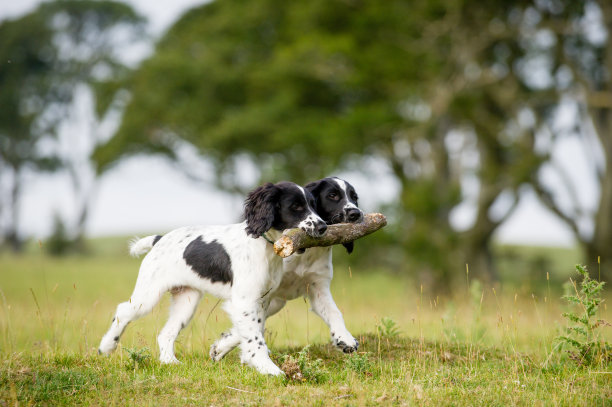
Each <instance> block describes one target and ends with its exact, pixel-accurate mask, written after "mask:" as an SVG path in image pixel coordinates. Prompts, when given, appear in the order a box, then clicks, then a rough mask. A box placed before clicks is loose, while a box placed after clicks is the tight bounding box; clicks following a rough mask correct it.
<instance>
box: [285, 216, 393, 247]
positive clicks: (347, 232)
mask: <svg viewBox="0 0 612 407" xmlns="http://www.w3.org/2000/svg"><path fill="white" fill-rule="evenodd" d="M386 224H387V218H385V215H383V214H382V213H368V214H365V215H364V217H363V222H361V223H338V224H335V225H329V226H328V227H327V232H325V235H323V236H321V237H312V236H308V235H307V234H306V233H305V232H304V231H303V230H300V229H288V230H285V231H284V232H283V234H282V235H281V237H280V238H279V239H278V240H277V241H276V242H275V243H274V252H276V254H278V255H279V256H281V257H288V256H290V255H292V254H293V253H295V252H296V251H297V250H299V249H307V248H309V247H315V246H332V245H335V244H341V243H349V242H352V241H354V240H357V239H359V238H361V237H364V236H366V235H369V234H370V233H373V232H376V231H377V230H378V229H380V228H382V227H383V226H385V225H386Z"/></svg>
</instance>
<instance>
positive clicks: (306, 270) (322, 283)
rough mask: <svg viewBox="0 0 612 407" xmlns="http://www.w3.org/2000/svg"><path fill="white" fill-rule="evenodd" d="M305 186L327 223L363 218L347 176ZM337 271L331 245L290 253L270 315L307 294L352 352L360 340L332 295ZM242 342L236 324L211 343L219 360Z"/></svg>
mask: <svg viewBox="0 0 612 407" xmlns="http://www.w3.org/2000/svg"><path fill="white" fill-rule="evenodd" d="M304 189H306V190H307V191H309V192H311V193H312V194H313V196H314V198H315V208H316V211H317V214H318V215H319V216H320V217H321V218H322V219H323V220H324V221H325V222H326V224H328V225H331V224H335V223H343V222H348V223H358V222H361V221H362V220H363V212H362V211H361V209H359V208H358V206H357V201H358V199H359V198H358V196H357V192H355V188H353V186H352V185H351V184H349V183H348V182H346V181H345V180H342V179H340V178H336V177H331V178H323V179H321V180H318V181H315V182H311V183H309V184H307V185H306V186H305V187H304ZM344 247H345V248H346V250H347V251H348V252H349V253H351V252H352V251H353V242H351V243H346V244H344ZM333 274H334V272H333V265H332V249H331V247H312V248H309V249H306V250H305V251H303V252H302V253H295V254H292V255H291V256H289V257H287V258H286V259H284V260H283V276H282V280H281V282H280V284H279V286H278V288H277V289H276V290H275V291H274V292H273V293H271V298H272V300H271V301H270V306H269V307H268V309H267V312H266V318H268V317H270V316H272V315H274V314H276V313H277V312H279V311H280V310H281V309H282V308H283V307H284V306H285V304H286V303H287V301H289V300H292V299H295V298H298V297H306V296H307V297H308V298H309V300H310V304H311V307H312V311H314V312H315V313H316V314H317V315H318V316H319V317H321V319H322V320H323V321H324V322H325V323H326V324H327V326H329V329H330V335H331V340H332V343H333V344H334V345H335V346H336V347H337V348H338V349H340V350H342V351H343V352H344V353H351V352H354V351H356V350H357V348H358V347H359V343H358V342H357V340H356V339H355V338H354V337H353V335H351V333H350V332H349V331H348V330H347V329H346V326H345V324H344V319H343V317H342V313H341V312H340V310H339V309H338V306H337V305H336V303H335V302H334V299H333V297H332V294H331V291H330V284H331V280H332V277H333ZM239 343H240V335H239V332H238V330H237V328H236V327H233V328H232V329H231V330H230V331H228V332H225V333H224V334H223V335H222V336H221V338H219V339H218V340H217V341H216V342H215V343H214V344H213V345H212V346H211V348H210V357H211V358H212V359H213V360H215V361H219V360H221V359H222V358H223V357H224V356H225V355H226V354H227V353H228V352H230V351H231V350H232V349H234V348H235V347H236V346H238V344H239Z"/></svg>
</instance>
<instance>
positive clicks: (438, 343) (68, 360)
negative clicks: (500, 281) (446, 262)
mask: <svg viewBox="0 0 612 407" xmlns="http://www.w3.org/2000/svg"><path fill="white" fill-rule="evenodd" d="M512 250H514V252H520V251H521V250H520V249H519V248H514V249H512ZM514 252H513V253H514ZM124 253H125V248H124V241H123V240H121V241H117V240H114V239H112V240H108V241H101V242H99V244H98V250H97V252H96V253H95V254H93V255H91V256H88V257H78V256H74V257H66V258H50V257H47V256H45V255H43V254H42V250H41V249H39V248H34V249H32V250H31V253H29V254H28V255H27V256H23V257H14V256H10V255H1V256H0V290H1V291H0V330H1V332H0V360H1V368H0V406H13V405H73V404H86V405H138V406H141V405H215V406H217V405H237V404H240V405H321V406H323V405H325V406H327V405H380V404H383V405H429V406H439V405H500V406H502V405H529V406H531V405H568V406H579V405H585V406H593V405H602V406H605V405H608V406H609V405H612V366H610V365H607V366H605V365H604V366H601V365H600V366H596V367H591V368H578V367H576V366H575V365H574V364H573V363H572V362H571V361H570V360H568V359H567V357H566V356H565V355H564V354H563V353H562V352H557V351H555V349H554V347H555V342H554V337H555V336H556V335H558V334H559V332H560V331H561V330H562V328H563V327H564V326H565V321H564V320H563V318H562V317H561V312H562V311H563V310H564V309H565V305H564V304H563V303H562V302H561V301H560V300H559V292H560V291H561V288H560V287H559V286H557V283H556V282H555V283H554V284H553V286H550V284H551V283H550V282H548V284H547V282H546V280H544V282H540V283H541V284H539V285H538V286H540V287H544V288H543V289H542V290H540V291H538V292H530V291H529V287H531V284H530V285H527V286H520V285H519V286H517V285H506V286H505V285H498V286H496V287H483V286H482V285H480V284H479V283H478V282H476V281H469V278H468V279H466V283H465V284H463V286H461V287H456V289H455V290H454V292H453V295H452V298H438V297H433V296H432V295H430V294H429V293H427V291H426V290H423V289H422V288H421V285H420V283H419V282H418V281H413V280H411V279H409V278H400V277H398V276H394V275H391V274H388V273H384V272H381V271H376V270H364V269H360V267H359V265H358V264H351V266H350V268H349V266H347V265H342V266H340V267H337V269H336V276H335V278H334V281H333V287H332V290H333V293H334V296H335V298H336V302H337V303H338V305H339V307H340V308H341V309H342V311H343V312H344V316H345V320H346V323H347V326H348V328H349V330H350V331H351V332H352V333H353V334H354V335H356V336H358V337H359V340H360V343H361V346H360V349H359V352H358V353H357V354H354V355H348V356H347V355H344V354H341V353H339V352H337V351H336V350H334V349H332V347H331V346H330V345H329V344H328V342H329V340H328V339H329V331H328V329H327V327H326V326H325V325H324V324H323V323H321V321H320V320H319V319H318V318H317V317H316V316H315V315H314V314H312V313H309V311H308V309H309V306H308V304H307V303H306V302H305V301H303V300H296V301H293V302H292V303H291V304H290V305H289V306H288V307H286V308H285V309H284V310H283V311H281V312H280V313H279V314H278V315H276V316H274V317H273V318H271V319H270V320H269V321H268V324H267V332H266V338H267V341H268V345H269V346H270V348H271V349H272V352H273V354H272V356H273V358H274V359H275V361H276V362H277V363H278V364H279V365H281V364H284V369H285V370H286V371H287V372H292V373H291V375H293V376H295V379H279V378H270V377H264V376H261V375H259V374H257V373H256V372H255V371H253V370H252V369H250V368H247V367H244V366H242V365H241V364H240V362H239V359H238V355H237V352H236V351H234V352H232V353H231V354H229V355H228V356H227V357H226V358H225V359H224V360H223V361H221V362H220V363H212V362H211V361H210V359H209V358H208V348H209V347H210V345H211V343H212V342H213V341H214V340H215V339H216V338H217V336H218V335H219V334H220V333H221V332H222V331H223V330H225V329H227V328H228V327H229V321H228V319H227V318H226V316H225V314H224V313H223V311H221V310H220V307H217V306H216V305H217V300H216V299H214V298H212V297H206V298H205V299H204V300H203V301H202V303H201V305H200V307H199V309H198V311H197V313H196V316H195V317H194V320H193V321H192V323H191V324H190V325H189V326H188V327H187V328H186V329H185V330H184V331H183V332H182V333H181V335H180V336H179V341H178V343H177V345H176V350H177V357H178V358H179V359H180V360H181V361H182V362H183V363H182V364H181V365H178V366H164V365H160V364H159V363H158V362H157V344H156V341H155V338H156V336H157V333H158V331H159V330H160V329H161V327H162V326H163V323H164V322H165V317H166V313H167V298H166V299H165V300H164V301H162V304H161V305H160V306H158V307H156V308H155V309H154V311H153V312H152V313H151V314H150V315H148V316H147V317H145V318H143V319H141V320H139V321H137V322H135V323H133V324H131V325H130V326H129V327H128V329H127V331H126V333H125V335H124V336H123V337H122V340H121V344H120V346H119V348H118V349H117V351H115V353H114V354H113V355H112V356H110V357H100V356H98V355H97V353H96V349H97V346H98V343H99V340H100V338H101V336H102V334H103V333H104V332H105V330H106V329H107V328H108V325H109V324H110V319H111V317H112V314H113V312H114V309H115V307H116V305H117V304H118V303H119V302H121V301H124V300H126V299H127V298H129V295H130V293H131V290H132V288H133V285H134V281H135V278H136V275H137V270H138V265H139V261H138V260H136V259H131V258H129V257H128V256H127V255H126V254H124ZM567 257H568V258H571V257H572V255H571V254H569V255H567ZM558 258H559V256H558V254H555V255H554V256H553V260H552V263H551V264H553V266H552V267H562V268H563V269H562V270H558V272H559V274H560V275H563V276H567V275H569V273H570V272H571V270H572V268H573V264H572V263H570V264H567V265H565V266H559V265H557V264H556V263H555V259H558ZM534 264H535V265H537V264H541V263H537V262H536V263H533V264H532V263H529V264H527V263H525V266H524V267H535V266H534ZM549 266H550V265H549ZM505 267H509V266H508V265H507V264H506V266H505ZM532 271H533V273H532V274H533V275H538V272H539V271H541V270H532ZM521 272H524V273H526V272H529V271H528V270H525V269H521ZM539 275H540V276H541V278H544V279H545V273H544V276H542V274H541V273H540V274H539ZM552 280H553V279H551V280H549V281H552ZM608 291H609V290H608ZM601 311H602V312H601V317H602V318H605V319H607V320H608V321H609V320H612V318H611V315H610V314H611V312H610V310H609V309H608V308H607V307H605V303H604V306H602V309H601ZM606 329H607V330H608V332H607V333H606V335H607V339H608V340H610V339H611V338H610V332H609V331H610V329H609V328H606ZM309 344H310V346H309V347H307V345H309ZM298 369H299V371H300V373H299V374H297V375H294V374H293V373H295V372H297V371H298Z"/></svg>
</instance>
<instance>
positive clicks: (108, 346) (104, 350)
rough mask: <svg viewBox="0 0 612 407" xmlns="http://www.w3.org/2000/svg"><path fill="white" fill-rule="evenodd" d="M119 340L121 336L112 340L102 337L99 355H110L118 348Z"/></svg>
mask: <svg viewBox="0 0 612 407" xmlns="http://www.w3.org/2000/svg"><path fill="white" fill-rule="evenodd" d="M118 340H119V338H117V339H115V338H111V339H110V340H109V338H107V337H104V338H102V342H100V346H99V347H98V355H108V354H109V353H111V352H112V351H114V350H115V349H116V348H117V342H118Z"/></svg>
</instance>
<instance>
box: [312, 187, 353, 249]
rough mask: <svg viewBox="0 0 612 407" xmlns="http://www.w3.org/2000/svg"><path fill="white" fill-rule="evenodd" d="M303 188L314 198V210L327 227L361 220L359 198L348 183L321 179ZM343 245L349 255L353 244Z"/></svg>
mask: <svg viewBox="0 0 612 407" xmlns="http://www.w3.org/2000/svg"><path fill="white" fill-rule="evenodd" d="M304 188H305V189H306V190H307V191H310V192H311V193H312V195H313V196H314V198H315V210H316V211H317V213H318V214H319V216H320V217H321V218H322V219H323V220H324V221H325V223H327V224H328V225H332V224H334V223H345V222H346V223H358V222H361V221H362V220H363V212H362V211H361V209H359V208H358V207H357V201H358V199H359V197H358V196H357V192H355V188H353V186H352V185H351V184H349V183H348V182H346V181H344V180H342V179H340V178H336V177H332V178H323V179H320V180H318V181H314V182H311V183H309V184H307V185H306V186H305V187H304ZM343 245H344V247H346V250H347V251H348V252H349V253H351V252H352V251H353V242H351V243H344V244H343Z"/></svg>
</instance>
